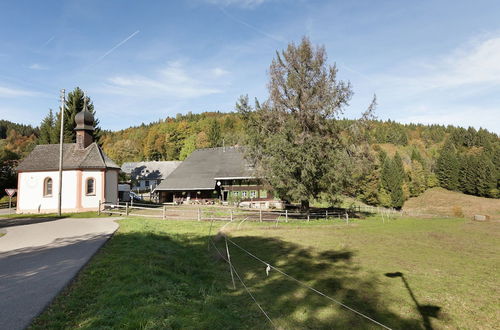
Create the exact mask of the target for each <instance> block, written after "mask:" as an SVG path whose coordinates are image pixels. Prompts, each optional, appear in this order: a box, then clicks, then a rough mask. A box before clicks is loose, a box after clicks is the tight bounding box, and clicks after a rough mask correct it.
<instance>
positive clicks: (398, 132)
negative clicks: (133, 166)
mask: <svg viewBox="0 0 500 330" xmlns="http://www.w3.org/2000/svg"><path fill="white" fill-rule="evenodd" d="M339 123H340V124H341V125H349V124H351V121H349V120H342V121H339ZM368 132H369V136H368V139H369V141H370V144H371V146H372V153H373V159H374V161H373V163H372V164H371V168H370V170H368V171H366V172H364V173H358V174H359V176H358V177H357V178H356V180H355V184H354V185H353V186H351V188H350V189H349V190H348V191H346V192H345V193H346V194H348V195H350V196H353V197H356V198H359V199H361V200H363V201H364V202H366V203H369V204H372V205H382V206H388V207H401V206H402V205H403V202H404V201H405V200H406V199H408V198H409V197H413V196H418V195H420V194H421V193H423V192H424V191H425V190H426V189H427V188H431V187H436V186H442V187H445V188H447V189H450V190H457V191H462V192H464V193H467V194H472V195H478V196H485V197H496V198H498V197H499V196H498V195H499V194H498V189H499V175H500V140H499V137H498V136H497V135H496V134H494V133H491V132H488V131H486V130H484V129H480V130H479V131H477V130H475V129H474V128H469V129H464V128H459V127H453V126H441V125H417V124H408V125H402V124H399V123H396V122H393V121H385V122H382V121H373V122H371V128H370V129H369V130H368ZM244 137H245V122H244V120H243V119H242V117H241V116H240V115H239V114H238V113H214V112H205V113H202V114H187V115H177V116H176V117H175V118H167V119H165V120H162V121H159V122H156V123H151V124H148V125H144V124H143V125H141V126H138V127H131V128H127V129H125V130H121V131H117V132H107V133H105V134H104V135H103V137H102V140H101V142H102V145H103V148H104V151H105V152H106V153H107V154H108V155H109V156H110V157H111V158H113V159H114V160H115V161H116V162H118V163H120V164H121V163H123V162H126V161H137V160H178V159H180V160H182V159H185V158H186V157H187V156H188V155H189V154H190V153H191V152H192V151H193V150H195V149H196V148H205V147H217V146H222V145H223V144H225V145H234V144H242V143H243V141H244Z"/></svg>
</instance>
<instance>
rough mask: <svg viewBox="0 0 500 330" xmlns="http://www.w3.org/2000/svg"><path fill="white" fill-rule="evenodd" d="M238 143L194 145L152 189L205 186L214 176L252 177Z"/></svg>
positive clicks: (210, 184)
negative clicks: (183, 158)
mask: <svg viewBox="0 0 500 330" xmlns="http://www.w3.org/2000/svg"><path fill="white" fill-rule="evenodd" d="M253 177H254V173H253V170H252V169H251V167H250V166H249V165H248V163H247V162H246V161H245V159H244V156H243V150H242V149H241V148H239V147H225V148H207V149H198V150H195V151H193V153H192V154H191V155H190V156H189V157H188V158H186V160H184V161H183V162H182V163H181V164H180V165H179V166H178V167H177V168H176V169H175V170H174V171H173V172H172V173H171V174H170V175H169V176H168V177H167V178H166V179H165V180H164V181H163V182H162V183H161V184H160V185H158V187H156V189H155V190H197V189H200V190H207V189H214V188H215V180H216V179H224V178H227V179H229V178H233V179H237V178H253Z"/></svg>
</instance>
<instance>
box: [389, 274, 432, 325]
mask: <svg viewBox="0 0 500 330" xmlns="http://www.w3.org/2000/svg"><path fill="white" fill-rule="evenodd" d="M385 276H387V277H390V278H396V277H400V278H401V280H402V281H403V284H404V286H405V288H406V290H408V294H409V295H410V297H411V299H412V300H413V302H414V303H415V307H416V308H417V311H418V312H419V314H420V316H421V317H422V322H423V326H424V328H425V329H426V330H432V323H431V317H432V318H436V319H437V318H439V311H440V310H441V307H439V306H434V305H421V304H420V303H419V302H418V300H417V297H415V294H414V293H413V290H412V289H411V287H410V284H409V283H408V281H407V280H406V278H405V276H404V274H403V273H401V272H394V273H386V274H385Z"/></svg>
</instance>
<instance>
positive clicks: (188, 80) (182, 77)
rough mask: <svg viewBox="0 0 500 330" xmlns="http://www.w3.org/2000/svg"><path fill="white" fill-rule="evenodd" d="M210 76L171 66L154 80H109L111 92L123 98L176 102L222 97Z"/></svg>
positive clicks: (179, 64) (139, 78)
mask: <svg viewBox="0 0 500 330" xmlns="http://www.w3.org/2000/svg"><path fill="white" fill-rule="evenodd" d="M209 73H210V72H208V74H207V72H193V73H190V72H188V71H187V70H186V69H185V68H184V66H183V65H182V63H181V62H170V63H168V65H167V66H166V67H165V68H163V69H161V70H159V71H158V72H157V74H156V75H155V77H154V78H151V77H146V76H142V75H134V76H116V77H112V78H110V79H109V83H110V84H109V85H108V90H107V91H108V92H111V93H117V94H123V95H138V96H153V97H162V96H171V97H174V98H196V97H200V96H206V95H211V94H217V93H221V92H222V91H221V90H220V89H219V88H216V87H213V86H214V85H216V81H213V80H212V79H211V78H210V74H209ZM219 73H221V71H219ZM212 74H213V72H212ZM213 75H214V76H215V74H213ZM195 76H196V77H201V78H203V77H206V80H200V79H198V78H194V77H195Z"/></svg>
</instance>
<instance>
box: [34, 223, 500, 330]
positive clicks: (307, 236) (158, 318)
mask: <svg viewBox="0 0 500 330" xmlns="http://www.w3.org/2000/svg"><path fill="white" fill-rule="evenodd" d="M119 223H120V229H119V230H118V232H117V233H116V234H115V236H114V237H113V238H112V239H111V240H110V241H109V242H108V243H107V244H106V246H105V247H104V248H103V249H102V250H101V251H100V252H99V253H98V254H97V255H96V256H95V257H94V258H93V260H92V261H91V263H90V264H89V265H88V266H87V267H86V268H85V269H84V270H83V271H82V272H81V274H80V275H79V276H78V278H77V279H76V281H75V282H74V283H73V284H72V285H71V286H70V287H69V288H68V289H67V290H65V291H64V292H63V294H61V295H60V296H59V297H58V298H57V299H56V300H55V301H54V303H53V304H52V305H51V306H50V307H49V308H48V309H47V310H46V311H45V312H44V313H43V314H42V315H41V316H40V317H39V318H38V319H36V320H35V322H34V324H33V328H35V329H47V328H76V327H79V328H85V329H90V328H128V329H132V328H142V329H146V328H197V329H201V328H271V325H270V323H269V322H268V321H267V320H266V318H265V317H264V315H262V314H261V312H260V311H259V310H258V308H257V306H256V305H255V303H254V302H253V301H252V300H251V298H250V297H249V296H248V294H247V293H246V291H245V290H244V288H243V287H242V285H241V284H240V283H238V282H237V283H236V290H233V289H232V285H231V277H230V274H229V267H228V265H227V263H225V262H223V261H222V260H221V258H220V257H218V256H217V253H216V251H215V249H213V248H212V249H210V251H209V250H208V249H207V247H208V234H209V232H210V231H211V233H212V235H211V236H212V237H213V236H214V234H215V233H216V232H217V229H218V227H219V228H220V227H221V224H220V223H216V224H214V227H213V228H212V229H210V223H207V222H201V223H200V222H196V221H182V222H181V221H179V222H175V221H162V220H149V219H139V218H128V219H124V220H121V221H120V222H119ZM225 230H226V231H227V233H228V235H229V237H230V238H231V239H232V240H233V241H234V242H235V243H237V244H238V245H240V246H241V247H243V248H245V249H248V250H249V251H251V252H252V253H254V254H255V255H257V256H259V257H260V258H262V259H263V260H265V261H266V262H268V263H270V264H272V265H273V266H276V267H279V268H280V269H281V270H283V271H284V272H286V273H287V274H290V275H292V276H294V277H295V278H297V279H299V280H301V281H304V282H305V283H307V284H308V285H310V286H312V287H314V288H316V289H318V290H320V291H322V292H324V293H325V294H327V295H329V296H331V297H332V298H334V299H336V300H339V301H341V302H342V303H344V304H346V305H348V306H350V307H352V308H355V309H356V310H359V311H360V312H362V313H364V314H366V315H368V316H370V317H372V318H374V319H375V320H377V321H379V322H381V323H383V324H386V325H388V326H389V327H392V328H414V329H419V328H423V327H424V326H429V325H430V326H432V327H434V328H474V327H478V325H481V326H484V327H486V328H488V327H490V328H491V327H494V326H495V325H496V324H498V323H499V322H500V316H499V314H498V303H499V301H498V297H499V292H498V286H497V283H498V274H497V273H496V271H495V270H496V269H498V268H499V267H500V262H499V260H498V258H497V256H498V253H499V252H500V249H499V246H498V244H497V242H498V238H499V229H498V223H492V222H489V223H473V222H464V221H463V220H460V219H432V220H418V219H398V220H391V221H390V222H389V223H387V222H386V223H385V224H383V223H382V221H380V219H377V218H372V219H370V220H355V221H354V222H353V224H352V225H350V226H346V225H345V224H343V223H341V222H338V223H334V224H332V223H331V222H326V221H317V222H311V223H309V224H308V223H305V222H304V223H300V224H297V223H294V224H280V226H279V227H278V228H275V227H274V225H271V226H269V225H263V224H259V223H248V224H245V225H244V226H242V227H241V228H240V229H239V230H238V229H237V226H236V225H235V224H230V225H227V226H226V227H225ZM216 245H217V246H218V247H219V248H220V249H221V250H222V249H225V245H224V240H223V239H220V237H219V240H217V241H216ZM229 249H230V252H231V259H232V261H233V264H234V266H235V268H236V270H237V271H238V273H239V274H240V276H241V277H242V279H243V280H244V281H245V284H246V285H247V286H248V287H249V288H250V291H251V292H252V294H253V295H254V296H255V298H256V300H257V301H258V302H259V303H260V304H261V305H262V308H263V309H264V310H265V311H266V312H267V313H268V314H269V316H270V318H271V319H272V320H273V322H274V323H275V325H276V326H277V327H279V328H284V329H290V328H332V327H336V328H378V326H376V325H375V324H373V323H371V322H369V321H367V320H365V319H363V318H361V317H359V316H358V315H356V314H354V313H352V312H351V311H349V310H347V309H345V308H342V307H340V306H338V305H336V304H334V303H332V302H331V301H329V300H327V299H325V298H324V297H321V296H319V295H317V294H315V293H314V292H312V291H309V290H307V289H305V288H304V287H302V286H300V285H298V284H297V283H296V282H293V281H291V280H289V279H287V278H285V277H284V276H282V275H280V274H279V273H277V272H276V271H274V270H271V272H270V273H269V276H266V266H265V265H264V264H262V263H260V262H258V261H256V260H255V259H253V258H251V257H249V256H248V255H247V254H245V253H244V252H243V251H242V250H240V249H238V248H237V247H235V246H233V245H232V244H231V243H230V244H229ZM398 272H399V273H401V274H399V273H398ZM385 274H387V275H389V276H390V277H389V276H386V275H385ZM395 274H396V275H395ZM404 281H406V284H407V286H405V284H404V283H405V282H404ZM412 296H413V297H414V299H415V300H413V299H412ZM416 304H418V306H417V305H416Z"/></svg>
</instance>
